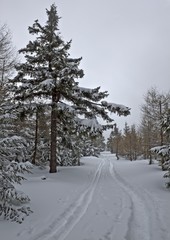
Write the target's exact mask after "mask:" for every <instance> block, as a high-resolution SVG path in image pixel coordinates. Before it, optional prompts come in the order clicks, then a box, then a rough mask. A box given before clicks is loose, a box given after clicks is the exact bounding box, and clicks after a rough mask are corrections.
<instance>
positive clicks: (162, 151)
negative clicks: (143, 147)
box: [151, 109, 170, 188]
mask: <svg viewBox="0 0 170 240" xmlns="http://www.w3.org/2000/svg"><path fill="white" fill-rule="evenodd" d="M162 129H163V130H164V133H165V134H166V144H165V145H163V146H157V147H153V148H151V152H152V153H154V154H157V155H158V156H160V157H161V167H162V170H163V171H167V172H166V173H165V174H164V177H165V178H168V181H167V182H166V186H167V187H168V188H169V187H170V110H169V109H168V110H167V113H166V116H164V118H163V120H162Z"/></svg>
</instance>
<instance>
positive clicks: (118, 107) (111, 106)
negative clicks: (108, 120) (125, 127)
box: [101, 101, 130, 115]
mask: <svg viewBox="0 0 170 240" xmlns="http://www.w3.org/2000/svg"><path fill="white" fill-rule="evenodd" d="M101 104H102V106H103V107H107V109H108V110H109V111H111V112H114V113H115V112H117V113H118V114H119V115H122V114H123V115H129V114H130V108H128V107H126V106H124V105H122V104H116V103H109V102H106V101H102V102H101Z"/></svg>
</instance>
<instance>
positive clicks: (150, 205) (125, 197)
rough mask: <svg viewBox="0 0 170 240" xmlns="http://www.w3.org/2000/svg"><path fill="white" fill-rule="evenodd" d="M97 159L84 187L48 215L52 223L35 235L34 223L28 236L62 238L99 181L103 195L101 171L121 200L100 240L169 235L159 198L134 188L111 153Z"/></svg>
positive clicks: (162, 239)
mask: <svg viewBox="0 0 170 240" xmlns="http://www.w3.org/2000/svg"><path fill="white" fill-rule="evenodd" d="M100 160H101V162H100V163H99V165H98V168H97V170H96V171H95V173H94V177H93V178H92V181H91V183H90V184H89V186H88V187H87V189H86V190H85V191H83V193H82V194H80V196H79V197H78V199H77V200H76V201H75V202H73V203H71V204H70V205H69V206H68V207H67V208H66V209H65V210H64V212H63V213H62V214H60V216H58V217H57V218H55V219H53V220H52V219H51V223H50V224H49V225H48V226H47V227H45V229H44V230H43V231H41V232H40V233H37V234H35V235H34V234H33V232H34V230H36V229H34V228H35V227H34V228H33V229H32V230H31V232H30V238H29V240H65V239H66V238H67V237H68V236H69V234H70V233H71V231H72V230H73V229H74V227H75V226H76V225H77V224H78V223H79V222H80V220H81V219H82V218H83V216H84V215H85V214H86V213H87V210H88V208H89V206H90V204H91V203H92V202H93V201H95V198H94V196H95V195H94V192H95V190H97V189H98V191H99V190H100V189H99V188H97V187H98V186H99V181H100V187H101V191H99V192H100V194H101V195H102V194H103V197H104V193H102V188H103V187H107V180H106V181H105V180H104V179H103V178H102V175H103V174H105V177H106V178H108V180H109V178H110V177H111V179H112V180H113V184H111V188H113V189H115V187H116V188H119V194H120V196H119V197H120V202H119V209H118V212H117V213H116V214H114V215H111V216H112V218H111V221H110V226H109V229H107V230H106V232H103V234H102V236H101V238H100V239H99V240H137V239H138V240H153V239H154V240H167V239H169V233H168V231H167V230H166V229H167V227H165V226H164V221H163V217H162V216H161V211H160V205H159V203H158V201H157V200H155V199H154V197H153V196H152V195H151V194H150V193H149V192H148V191H146V190H145V189H144V188H142V189H141V188H139V187H138V188H137V187H135V185H134V186H133V187H132V186H131V185H130V184H129V183H128V182H127V181H126V179H124V178H123V176H120V174H119V173H118V171H117V169H116V165H115V164H114V161H116V160H115V158H114V155H110V156H109V155H108V154H104V153H103V154H101V156H100ZM104 167H105V169H103V168H104ZM104 170H105V171H104ZM103 176H104V175H103ZM111 182H112V181H111ZM107 197H109V196H107ZM110 201H112V199H110ZM113 202H114V201H113ZM101 207H103V206H101ZM110 213H111V210H110ZM49 221H50V219H49ZM31 235H32V236H31Z"/></svg>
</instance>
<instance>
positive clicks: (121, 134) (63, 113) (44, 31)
mask: <svg viewBox="0 0 170 240" xmlns="http://www.w3.org/2000/svg"><path fill="white" fill-rule="evenodd" d="M46 15H47V21H46V23H45V25H41V23H39V21H38V20H36V21H35V22H34V23H33V25H32V26H30V27H29V28H28V30H29V34H30V39H32V36H33V37H34V38H33V40H30V41H29V42H28V44H27V45H26V46H25V48H22V49H20V50H19V54H18V53H17V51H16V50H15V48H14V47H13V44H12V37H11V33H10V30H9V29H8V26H6V25H5V24H4V25H2V26H1V27H0V128H1V131H0V216H1V215H2V216H4V218H5V219H10V220H13V221H17V222H22V221H23V219H24V217H23V216H25V215H29V214H30V213H31V209H30V208H29V207H27V206H25V205H23V204H24V203H26V202H29V200H30V199H29V197H28V196H27V195H25V194H24V193H20V192H18V191H17V190H16V188H15V183H21V181H22V180H23V179H24V176H23V173H24V172H30V171H31V169H32V168H33V166H34V165H36V166H40V167H42V168H43V167H44V166H47V165H49V172H50V173H56V172H57V170H58V166H79V165H81V162H80V159H81V157H84V156H95V157H98V156H99V155H100V153H101V152H103V151H106V150H107V151H110V152H111V153H115V154H116V157H117V160H120V158H125V159H127V160H130V161H134V160H137V159H148V163H149V164H152V162H153V159H157V160H158V163H159V165H160V167H161V169H162V170H163V171H165V175H164V176H165V177H167V178H170V159H169V153H170V147H169V141H170V139H169V137H170V136H169V132H170V109H169V102H170V93H169V92H167V93H160V92H159V90H158V89H156V88H151V89H148V91H147V92H146V95H145V97H144V104H143V105H142V107H141V121H140V123H139V124H138V125H137V126H136V125H135V124H133V125H129V124H128V123H126V124H125V126H124V128H123V129H119V128H118V127H117V125H116V123H115V122H114V121H113V119H112V118H111V117H110V115H109V113H110V112H112V113H115V114H118V115H119V116H122V117H124V116H127V115H129V114H130V108H129V107H127V106H124V105H121V104H116V103H110V102H107V101H106V100H105V98H107V97H108V95H109V93H108V92H107V91H104V92H102V91H101V90H100V87H96V88H93V89H91V88H85V87H80V86H79V80H80V79H82V78H83V76H84V72H83V70H82V69H80V67H79V65H80V62H81V60H82V58H81V57H80V58H76V59H75V58H72V57H71V56H70V54H69V50H70V48H71V43H72V41H68V42H65V41H64V40H63V38H62V37H61V34H60V31H59V19H60V17H59V16H58V12H57V8H56V6H55V4H53V5H51V7H50V9H49V10H46ZM20 54H21V55H22V56H23V57H24V61H23V60H22V61H21V59H20V57H19V55H20ZM99 119H102V120H103V121H104V122H105V124H100V120H99ZM109 129H110V136H109V138H108V139H105V138H104V134H103V133H104V131H106V130H109ZM169 186H170V184H167V187H169ZM16 202H17V205H16Z"/></svg>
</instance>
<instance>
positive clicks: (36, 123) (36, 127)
mask: <svg viewBox="0 0 170 240" xmlns="http://www.w3.org/2000/svg"><path fill="white" fill-rule="evenodd" d="M37 144H38V110H37V112H36V120H35V138H34V153H33V158H32V164H35V163H36V161H35V160H36V155H37Z"/></svg>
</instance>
